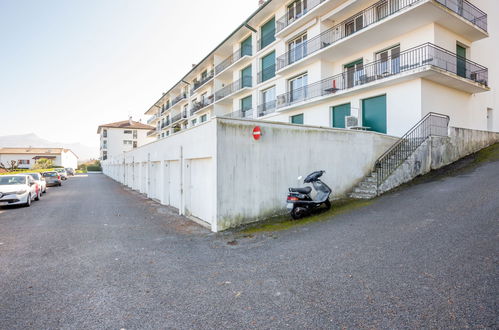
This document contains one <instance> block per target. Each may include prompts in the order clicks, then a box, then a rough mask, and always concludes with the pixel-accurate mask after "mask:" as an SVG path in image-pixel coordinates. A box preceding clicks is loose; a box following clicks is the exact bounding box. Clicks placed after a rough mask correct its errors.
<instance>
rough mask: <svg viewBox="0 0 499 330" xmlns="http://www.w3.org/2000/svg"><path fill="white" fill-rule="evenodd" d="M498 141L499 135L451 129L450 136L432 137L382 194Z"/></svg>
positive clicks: (386, 183) (399, 170) (408, 160)
mask: <svg viewBox="0 0 499 330" xmlns="http://www.w3.org/2000/svg"><path fill="white" fill-rule="evenodd" d="M497 142H499V133H495V132H488V131H478V130H471V129H466V128H457V127H449V136H448V137H431V138H430V139H429V140H427V141H426V142H424V143H423V144H422V145H421V146H419V148H418V149H416V151H415V152H414V154H413V155H411V156H410V157H409V158H408V159H407V160H406V161H405V162H404V163H402V165H400V166H399V167H398V168H397V169H396V170H395V171H394V172H393V173H392V174H391V175H390V176H389V177H388V178H387V179H386V180H385V181H384V182H383V184H382V185H381V186H380V188H379V192H381V193H383V192H386V191H389V190H391V189H393V188H395V187H397V186H400V185H401V184H403V183H406V182H409V181H411V180H412V179H414V178H415V177H417V176H418V175H423V174H426V173H428V172H430V171H431V170H435V169H439V168H441V167H443V166H446V165H449V164H451V163H453V162H455V161H457V160H459V159H461V158H463V157H466V156H468V155H470V154H472V153H475V152H477V151H479V150H481V149H483V148H485V147H488V146H490V145H492V144H494V143H497Z"/></svg>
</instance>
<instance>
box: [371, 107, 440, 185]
mask: <svg viewBox="0 0 499 330" xmlns="http://www.w3.org/2000/svg"><path fill="white" fill-rule="evenodd" d="M448 127H449V116H447V115H443V114H439V113H434V112H430V113H428V114H427V115H426V116H424V117H423V119H421V120H420V121H419V122H418V123H417V124H416V125H414V126H413V127H412V128H411V129H410V130H409V131H408V132H407V133H405V134H404V136H402V137H401V138H400V140H398V141H397V142H395V144H393V145H392V146H391V147H390V148H389V149H388V150H387V151H386V152H385V153H384V154H383V155H381V156H380V157H379V158H378V159H377V160H376V163H375V165H374V172H375V173H376V191H377V193H379V187H380V186H381V184H382V183H383V182H384V181H385V180H386V178H388V176H389V175H390V174H392V173H393V171H395V170H396V169H397V167H399V166H400V164H402V163H403V162H404V161H405V160H406V159H407V158H409V156H411V155H412V154H413V153H414V151H415V150H416V149H417V148H418V147H419V146H420V145H421V144H423V143H424V142H425V141H426V140H427V139H428V138H429V137H430V136H447V135H448Z"/></svg>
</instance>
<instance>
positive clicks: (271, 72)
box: [259, 51, 275, 82]
mask: <svg viewBox="0 0 499 330" xmlns="http://www.w3.org/2000/svg"><path fill="white" fill-rule="evenodd" d="M261 67H262V72H260V77H259V78H260V79H259V82H264V81H266V80H269V79H270V78H273V77H275V51H273V52H272V53H270V54H268V55H266V56H264V57H262V61H261Z"/></svg>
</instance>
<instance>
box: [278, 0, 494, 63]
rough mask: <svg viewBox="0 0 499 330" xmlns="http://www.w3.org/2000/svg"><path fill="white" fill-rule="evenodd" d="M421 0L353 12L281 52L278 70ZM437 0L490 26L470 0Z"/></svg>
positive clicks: (383, 0)
mask: <svg viewBox="0 0 499 330" xmlns="http://www.w3.org/2000/svg"><path fill="white" fill-rule="evenodd" d="M420 1H422V0H399V1H397V2H394V3H392V2H389V1H387V0H381V1H378V2H376V3H375V4H373V5H371V6H370V7H368V8H366V9H364V10H362V11H360V12H358V13H356V14H355V15H353V16H350V17H349V18H347V19H345V20H344V21H342V22H341V23H338V24H336V25H335V26H333V27H332V28H330V29H328V30H326V31H324V32H322V33H321V34H319V35H318V36H316V37H314V38H312V39H309V40H307V41H305V42H303V43H302V44H300V45H298V46H295V47H294V48H292V49H290V50H288V51H287V52H286V53H284V54H283V55H281V56H279V57H278V58H277V59H276V64H277V70H278V71H279V70H281V69H282V68H284V67H286V66H288V65H291V64H293V63H295V62H297V61H299V60H301V59H303V58H305V57H307V56H309V55H310V54H313V53H315V52H317V51H319V50H321V49H324V48H326V47H329V46H331V45H332V44H334V43H336V42H338V41H339V40H342V39H344V38H346V37H348V36H351V35H353V34H355V33H357V32H358V31H362V30H363V29H365V28H366V27H368V26H370V25H372V24H374V23H377V22H379V21H381V20H383V19H385V18H387V17H389V16H391V15H393V14H395V13H397V12H399V11H401V10H403V9H405V8H407V7H410V6H412V5H413V4H415V3H417V2H420ZM436 1H437V2H438V3H440V4H442V5H444V6H446V7H447V8H449V9H450V10H452V11H454V12H456V13H458V14H460V15H461V16H462V17H464V18H465V19H467V20H469V21H470V22H472V23H474V24H475V25H477V26H478V27H480V28H482V29H484V30H486V29H487V15H486V14H485V13H483V12H482V11H480V10H479V9H478V8H476V7H474V6H473V5H471V4H470V3H468V2H467V1H466V0H436ZM461 1H462V2H461ZM458 3H461V4H462V5H463V6H462V7H460V6H459V5H458ZM394 4H396V5H394Z"/></svg>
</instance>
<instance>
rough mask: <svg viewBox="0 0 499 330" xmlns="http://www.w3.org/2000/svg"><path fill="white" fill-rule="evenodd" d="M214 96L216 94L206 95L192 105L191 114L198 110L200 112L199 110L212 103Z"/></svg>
mask: <svg viewBox="0 0 499 330" xmlns="http://www.w3.org/2000/svg"><path fill="white" fill-rule="evenodd" d="M213 98H214V96H213V95H210V96H208V97H205V98H204V99H203V100H201V101H199V102H194V103H193V104H192V106H191V116H192V115H193V114H195V113H196V112H198V111H199V110H201V109H203V108H206V107H207V106H209V105H210V104H212V103H213Z"/></svg>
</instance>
